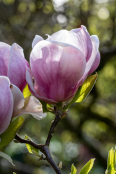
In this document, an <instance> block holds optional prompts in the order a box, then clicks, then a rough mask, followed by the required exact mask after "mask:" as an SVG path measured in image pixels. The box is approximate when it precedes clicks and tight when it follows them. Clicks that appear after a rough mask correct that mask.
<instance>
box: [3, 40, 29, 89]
mask: <svg viewBox="0 0 116 174" xmlns="http://www.w3.org/2000/svg"><path fill="white" fill-rule="evenodd" d="M26 66H29V64H28V62H27V61H26V59H25V58H24V54H23V49H22V48H21V47H20V46H19V45H17V44H16V43H14V44H13V45H12V46H10V45H8V44H6V43H3V42H0V75H2V76H7V77H9V79H10V82H11V83H12V84H14V85H16V86H17V87H18V88H19V89H20V90H21V91H23V89H24V87H25V85H26V77H25V76H26Z"/></svg>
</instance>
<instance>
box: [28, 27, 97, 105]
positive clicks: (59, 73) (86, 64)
mask: <svg viewBox="0 0 116 174" xmlns="http://www.w3.org/2000/svg"><path fill="white" fill-rule="evenodd" d="M32 47H33V49H32V52H31V54H30V68H31V69H29V68H27V72H26V79H27V82H28V84H29V87H30V90H31V92H32V93H33V95H34V96H36V97H37V98H38V99H41V100H43V101H45V102H48V103H58V102H63V101H66V100H69V99H71V98H72V97H73V96H74V95H75V93H76V91H77V90H78V88H79V87H80V86H81V85H82V84H83V82H84V81H85V79H86V78H87V76H88V75H90V74H91V73H93V72H94V71H95V70H96V68H97V67H98V65H99V62H100V53H99V50H98V48H99V39H98V37H97V36H96V35H92V36H90V35H89V33H88V31H87V29H86V28H85V27H84V26H81V28H77V29H73V30H71V31H67V30H60V31H58V32H56V33H54V34H53V35H51V36H48V38H47V39H46V40H44V39H43V38H42V37H40V36H35V38H34V40H33V43H32ZM33 80H34V84H33Z"/></svg>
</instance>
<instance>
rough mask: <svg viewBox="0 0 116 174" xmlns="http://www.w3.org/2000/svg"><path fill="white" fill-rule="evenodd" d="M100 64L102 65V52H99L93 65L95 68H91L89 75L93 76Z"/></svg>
mask: <svg viewBox="0 0 116 174" xmlns="http://www.w3.org/2000/svg"><path fill="white" fill-rule="evenodd" d="M99 64H100V52H99V51H98V53H97V55H96V58H95V61H94V63H93V66H92V67H91V69H90V71H89V73H88V75H90V74H92V73H93V72H94V71H95V70H96V69H97V67H98V66H99Z"/></svg>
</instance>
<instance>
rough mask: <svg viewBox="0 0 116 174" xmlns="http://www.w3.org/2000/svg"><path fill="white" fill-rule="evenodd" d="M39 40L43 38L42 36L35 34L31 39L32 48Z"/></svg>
mask: <svg viewBox="0 0 116 174" xmlns="http://www.w3.org/2000/svg"><path fill="white" fill-rule="evenodd" d="M41 40H43V38H42V37H41V36H39V35H36V36H35V38H34V39H33V42H32V48H33V47H34V46H35V45H36V44H37V43H38V42H40V41H41Z"/></svg>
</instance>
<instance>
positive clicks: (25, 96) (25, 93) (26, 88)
mask: <svg viewBox="0 0 116 174" xmlns="http://www.w3.org/2000/svg"><path fill="white" fill-rule="evenodd" d="M23 95H24V98H27V97H29V96H30V95H31V92H30V90H29V88H28V84H27V85H26V86H25V88H24V90H23Z"/></svg>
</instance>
